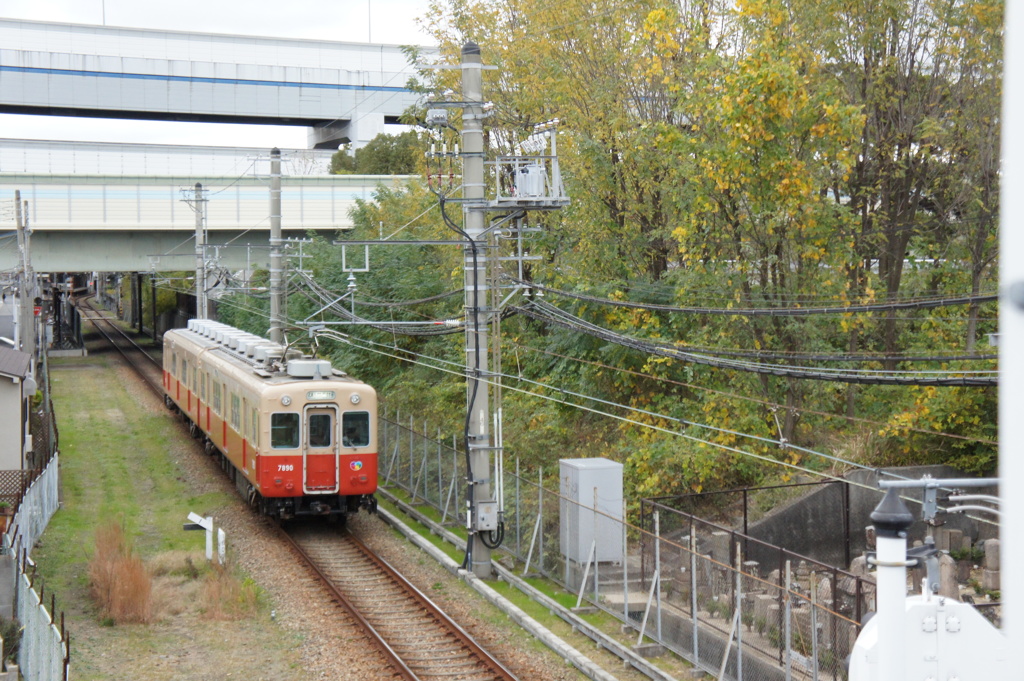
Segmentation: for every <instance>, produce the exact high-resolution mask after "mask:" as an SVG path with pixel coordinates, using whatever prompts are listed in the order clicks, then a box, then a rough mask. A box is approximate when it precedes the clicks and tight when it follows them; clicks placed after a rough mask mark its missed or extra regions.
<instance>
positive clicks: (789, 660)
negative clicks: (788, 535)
mask: <svg viewBox="0 0 1024 681" xmlns="http://www.w3.org/2000/svg"><path fill="white" fill-rule="evenodd" d="M792 584H793V564H792V562H791V561H789V560H787V561H786V608H785V613H784V615H785V616H784V622H783V625H784V626H783V628H784V630H785V631H784V632H783V636H784V637H785V641H786V681H792V679H793V641H792V638H793V631H792V629H793V596H792V593H791V591H790V589H791V588H792Z"/></svg>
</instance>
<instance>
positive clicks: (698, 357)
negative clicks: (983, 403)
mask: <svg viewBox="0 0 1024 681" xmlns="http://www.w3.org/2000/svg"><path fill="white" fill-rule="evenodd" d="M515 309H516V310H517V311H518V312H519V313H520V314H524V315H526V316H528V317H530V318H531V319H534V320H536V321H539V322H542V323H548V324H553V325H555V326H560V327H562V328H565V329H569V330H571V331H576V332H581V333H585V334H587V335H591V336H594V337H596V338H600V339H602V340H606V341H609V342H612V343H615V344H617V345H622V346H624V347H628V348H632V349H634V350H638V351H640V352H645V353H647V354H651V355H657V356H660V357H669V358H674V359H679V360H682V361H687V362H690V363H693V364H701V365H705V366H710V367H715V368H719V369H733V370H737V371H749V372H753V373H759V374H768V375H773V376H784V377H791V378H800V379H809V380H819V381H834V382H840V383H859V384H867V385H934V386H979V387H980V386H992V385H996V382H997V379H996V376H997V373H996V372H994V371H984V372H975V371H947V370H942V371H884V370H859V371H850V370H843V369H827V368H808V367H798V366H790V365H779V364H762V363H755V362H737V361H733V360H727V359H718V358H715V357H711V356H707V355H702V354H698V353H693V352H686V351H683V350H675V349H670V348H666V347H663V346H660V345H657V344H654V343H651V342H648V341H644V340H640V339H636V338H633V337H630V336H626V335H624V334H620V333H618V332H614V331H611V330H608V329H604V328H602V327H599V326H597V325H595V324H591V323H590V322H587V321H586V320H583V319H581V318H579V317H576V316H573V315H571V314H569V313H567V312H565V311H564V310H560V309H559V308H557V307H554V306H552V305H549V304H547V303H543V302H537V301H532V302H530V303H529V304H527V305H523V306H517V307H515Z"/></svg>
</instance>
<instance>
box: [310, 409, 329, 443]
mask: <svg viewBox="0 0 1024 681" xmlns="http://www.w3.org/2000/svg"><path fill="white" fill-rule="evenodd" d="M333 426H334V419H333V418H331V415H330V414H310V415H309V436H308V437H309V439H308V442H309V446H310V447H330V446H331V439H332V438H331V431H332V430H334V428H333Z"/></svg>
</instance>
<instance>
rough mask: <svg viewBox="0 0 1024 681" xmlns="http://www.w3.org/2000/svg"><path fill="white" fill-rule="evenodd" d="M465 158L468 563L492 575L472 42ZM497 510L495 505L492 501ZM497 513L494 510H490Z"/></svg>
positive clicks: (478, 128)
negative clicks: (484, 509) (484, 508)
mask: <svg viewBox="0 0 1024 681" xmlns="http://www.w3.org/2000/svg"><path fill="white" fill-rule="evenodd" d="M462 99H463V102H464V103H465V106H464V108H463V110H462V158H463V185H462V186H463V197H464V198H465V203H464V204H463V215H464V218H465V223H464V224H465V232H466V236H467V237H468V239H469V243H468V244H467V245H466V248H465V250H464V258H465V265H464V271H465V286H466V318H467V323H466V390H467V395H466V397H467V399H466V407H467V409H468V410H469V412H468V413H469V428H468V431H467V440H466V447H467V448H468V449H469V478H470V480H469V485H470V497H469V498H471V499H473V503H474V507H473V509H472V511H473V517H472V518H471V523H472V525H471V530H472V532H471V534H470V536H469V541H470V542H471V547H470V555H471V556H472V562H473V564H472V565H470V566H468V567H469V568H470V569H471V570H472V571H473V574H475V575H476V576H477V577H490V575H491V550H490V548H488V547H487V545H486V544H485V543H484V541H483V537H482V534H481V532H482V531H483V528H482V522H481V521H482V514H481V513H480V504H481V502H492V501H493V496H492V493H491V484H490V471H491V466H490V462H491V442H490V432H489V427H490V420H491V415H490V385H489V383H488V381H487V377H488V375H489V374H488V353H487V348H488V343H487V325H488V323H489V321H490V320H489V317H488V314H489V308H488V307H487V305H488V301H489V300H490V294H489V290H488V284H487V255H486V254H487V248H486V246H487V244H486V238H485V237H484V234H483V232H484V229H485V225H486V214H485V209H486V206H487V202H486V197H485V194H484V189H485V185H484V133H483V115H484V111H483V103H484V102H483V64H482V63H481V60H480V47H479V46H478V45H477V44H476V43H472V42H468V43H466V44H465V45H464V46H463V48H462ZM490 505H491V507H492V509H493V506H494V505H493V503H492V504H490ZM492 516H493V510H492Z"/></svg>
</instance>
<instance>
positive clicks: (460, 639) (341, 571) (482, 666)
mask: <svg viewBox="0 0 1024 681" xmlns="http://www.w3.org/2000/svg"><path fill="white" fill-rule="evenodd" d="M282 533H283V535H284V536H285V537H286V538H287V540H288V542H289V543H290V544H291V546H292V548H293V549H294V550H295V551H296V553H298V554H299V555H300V556H301V557H302V559H303V560H304V561H305V562H306V564H307V565H308V566H309V567H310V568H311V569H312V570H313V571H314V572H315V573H316V574H317V575H318V576H319V577H320V578H321V579H322V580H323V581H324V583H325V584H326V585H327V586H328V588H329V589H330V590H331V592H332V595H333V596H334V598H335V599H336V600H337V602H338V603H339V604H340V605H341V606H342V607H344V608H345V609H346V610H348V611H349V613H350V614H352V616H353V617H355V618H356V620H357V621H358V622H359V624H360V625H361V626H362V627H363V628H364V629H365V630H366V631H367V632H368V633H370V635H371V636H373V638H374V639H375V640H376V641H377V642H378V647H379V648H380V649H381V650H382V651H383V653H384V654H385V656H386V657H387V658H388V659H390V660H391V662H392V664H393V665H394V667H395V669H396V670H397V671H396V674H397V678H402V679H409V680H410V681H412V680H417V679H419V680H426V679H446V680H448V679H450V680H451V681H499V680H500V681H513V680H514V679H515V678H516V677H515V676H513V675H512V673H511V672H509V671H508V670H507V669H505V668H504V667H503V666H502V665H501V663H500V662H498V661H497V660H496V659H494V658H493V657H492V656H491V655H490V654H489V653H487V651H485V650H484V649H483V648H481V647H480V646H479V645H478V644H477V643H476V642H475V641H474V640H473V639H472V637H470V635H469V634H468V633H466V632H465V631H464V630H463V629H462V628H461V627H460V626H459V625H458V624H456V623H455V622H454V621H452V620H451V619H450V618H449V617H448V616H447V615H445V614H444V613H443V612H442V611H441V610H440V609H439V608H438V607H437V606H436V605H434V604H433V603H432V602H431V601H430V599H429V598H427V596H425V595H424V594H423V593H422V592H421V591H419V590H418V589H417V588H416V587H415V586H413V585H412V584H410V583H409V582H408V581H407V580H406V579H405V578H403V577H402V576H401V575H400V574H398V572H396V571H395V570H394V569H393V568H392V567H391V566H390V565H388V564H387V563H386V562H385V561H383V560H382V559H381V558H380V557H379V556H377V555H376V554H374V553H373V552H372V551H371V550H370V549H369V548H367V547H366V545H364V544H363V543H362V542H361V541H359V539H357V538H356V537H355V536H353V535H352V534H350V533H348V531H346V530H339V529H338V528H336V527H331V526H324V525H314V524H308V523H307V524H302V525H294V526H293V527H290V528H288V529H284V528H282Z"/></svg>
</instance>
